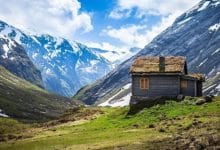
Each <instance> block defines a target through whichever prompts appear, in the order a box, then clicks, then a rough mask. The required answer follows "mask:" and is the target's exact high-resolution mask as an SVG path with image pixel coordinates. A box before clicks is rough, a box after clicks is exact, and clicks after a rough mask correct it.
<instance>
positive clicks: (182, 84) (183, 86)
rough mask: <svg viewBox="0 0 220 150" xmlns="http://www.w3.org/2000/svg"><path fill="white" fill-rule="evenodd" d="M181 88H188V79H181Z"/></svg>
mask: <svg viewBox="0 0 220 150" xmlns="http://www.w3.org/2000/svg"><path fill="white" fill-rule="evenodd" d="M181 88H187V80H181Z"/></svg>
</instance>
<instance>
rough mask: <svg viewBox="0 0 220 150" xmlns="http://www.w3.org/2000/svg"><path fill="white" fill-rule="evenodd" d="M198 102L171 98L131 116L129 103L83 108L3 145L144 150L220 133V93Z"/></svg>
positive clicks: (10, 146)
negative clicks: (171, 99) (219, 126)
mask: <svg viewBox="0 0 220 150" xmlns="http://www.w3.org/2000/svg"><path fill="white" fill-rule="evenodd" d="M194 102H195V100H194V99H193V100H185V101H182V102H174V101H169V102H167V103H166V104H165V105H156V106H153V107H151V108H146V109H143V110H142V111H140V112H139V113H137V114H134V115H127V113H128V111H129V108H128V107H124V108H108V107H103V108H96V107H91V108H81V109H80V110H78V111H77V112H75V113H74V114H71V112H70V113H68V114H66V115H64V116H63V117H62V118H66V120H65V123H62V124H60V123H57V122H59V120H56V121H54V123H53V121H52V122H48V123H46V124H43V125H41V126H40V127H28V130H29V131H30V130H31V135H32V136H30V137H29V138H21V139H17V140H16V139H12V140H9V141H7V142H2V143H0V149H12V150H13V149H16V150H19V149H22V150H25V149H28V150H31V149H41V150H44V149H46V150H47V149H80V150H81V149H82V150H84V149H114V148H115V149H116V148H121V149H126V150H127V149H131V150H132V149H140V150H141V149H155V148H158V147H155V145H159V146H160V147H166V146H167V145H169V144H171V145H170V146H173V145H172V144H173V143H174V142H173V143H172V142H171V143H169V142H170V141H173V138H174V137H175V136H176V135H181V136H183V137H184V136H186V137H188V136H189V137H191V136H195V137H196V138H197V137H198V138H199V137H203V135H204V134H205V133H207V132H208V133H209V134H210V135H213V136H216V135H217V134H218V133H219V128H218V126H217V124H218V123H219V115H220V114H219V113H220V112H219V110H220V97H218V98H216V99H215V101H214V102H211V103H205V104H203V105H199V106H198V105H194ZM80 118H81V121H80V120H79V119H80ZM68 119H69V120H68ZM73 120H75V121H73ZM0 125H1V124H0ZM149 126H153V127H152V128H150V127H149ZM21 131H23V134H24V136H26V137H28V135H29V134H30V133H29V132H27V130H21ZM163 142H165V143H163ZM174 146H175V145H174Z"/></svg>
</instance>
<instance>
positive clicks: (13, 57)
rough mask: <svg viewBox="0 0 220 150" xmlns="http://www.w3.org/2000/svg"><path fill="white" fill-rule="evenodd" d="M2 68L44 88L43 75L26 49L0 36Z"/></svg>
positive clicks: (0, 62)
mask: <svg viewBox="0 0 220 150" xmlns="http://www.w3.org/2000/svg"><path fill="white" fill-rule="evenodd" d="M0 66H3V67H5V68H6V69H8V70H9V71H10V72H12V73H13V74H15V75H17V76H18V77H21V78H23V79H25V80H27V81H30V82H32V83H34V84H36V85H38V86H39V87H43V82H42V79H41V73H40V71H39V70H37V68H36V67H35V66H34V64H33V63H32V61H31V60H30V58H29V57H28V55H27V53H26V52H25V49H24V48H23V47H22V46H20V45H19V44H18V43H17V42H15V41H14V40H11V39H9V38H7V37H5V36H3V35H0Z"/></svg>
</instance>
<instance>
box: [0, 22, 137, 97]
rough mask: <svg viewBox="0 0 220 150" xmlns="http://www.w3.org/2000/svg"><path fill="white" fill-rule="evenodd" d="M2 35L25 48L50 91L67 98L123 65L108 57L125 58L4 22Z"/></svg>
mask: <svg viewBox="0 0 220 150" xmlns="http://www.w3.org/2000/svg"><path fill="white" fill-rule="evenodd" d="M0 34H1V35H4V36H6V37H8V38H10V39H12V40H15V41H16V42H17V43H18V44H20V45H21V46H23V47H24V49H25V50H26V52H27V54H28V56H29V58H30V59H31V61H32V62H33V63H34V65H35V66H36V67H37V69H39V70H40V71H41V75H42V79H43V83H44V86H45V89H46V90H48V91H50V92H53V93H57V94H60V95H64V96H72V95H74V93H75V92H76V91H77V90H78V89H79V88H81V87H82V86H84V85H86V84H88V83H92V82H94V81H95V80H97V79H100V78H101V77H103V76H105V75H106V74H107V73H108V72H109V71H110V70H112V68H113V67H114V66H115V65H117V64H118V63H119V62H118V61H119V60H118V59H115V60H114V61H113V62H111V61H109V60H108V58H110V57H113V58H118V57H119V55H121V53H119V52H116V51H107V50H101V49H97V48H89V47H87V46H85V45H83V44H80V43H77V42H71V41H69V40H67V39H64V38H60V37H53V36H50V35H46V34H44V35H32V34H30V33H25V32H23V31H21V30H19V29H17V28H15V27H13V26H10V25H8V24H7V23H5V22H3V21H0ZM135 52H136V51H135ZM132 53H133V51H132V52H130V53H129V55H131V54H132ZM125 56H127V55H126V54H125V55H124V57H125ZM4 61H6V60H4ZM7 61H9V60H7Z"/></svg>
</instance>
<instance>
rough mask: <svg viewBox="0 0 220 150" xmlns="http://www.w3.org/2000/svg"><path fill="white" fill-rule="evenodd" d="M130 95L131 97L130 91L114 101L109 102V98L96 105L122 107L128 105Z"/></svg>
mask: <svg viewBox="0 0 220 150" xmlns="http://www.w3.org/2000/svg"><path fill="white" fill-rule="evenodd" d="M115 96H116V95H115ZM130 97H131V93H129V94H127V95H125V96H124V97H122V98H120V99H119V100H117V101H116V102H111V99H109V100H107V101H106V102H104V103H101V104H99V105H98V106H111V107H124V106H128V105H129V103H130Z"/></svg>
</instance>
